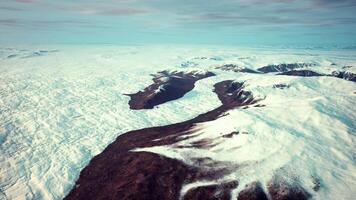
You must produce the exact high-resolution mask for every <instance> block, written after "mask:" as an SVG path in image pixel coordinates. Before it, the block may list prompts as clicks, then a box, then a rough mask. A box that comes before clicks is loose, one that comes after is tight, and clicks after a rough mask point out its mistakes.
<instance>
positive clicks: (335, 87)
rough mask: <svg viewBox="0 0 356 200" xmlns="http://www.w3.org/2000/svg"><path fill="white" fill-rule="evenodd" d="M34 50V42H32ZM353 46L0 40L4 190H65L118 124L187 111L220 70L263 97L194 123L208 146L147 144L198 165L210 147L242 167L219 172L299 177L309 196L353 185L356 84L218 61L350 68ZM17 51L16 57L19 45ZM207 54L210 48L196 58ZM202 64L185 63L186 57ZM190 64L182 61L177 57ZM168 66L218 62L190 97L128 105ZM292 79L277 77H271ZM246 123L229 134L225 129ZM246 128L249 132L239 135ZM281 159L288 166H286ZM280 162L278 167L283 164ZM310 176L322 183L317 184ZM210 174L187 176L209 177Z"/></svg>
mask: <svg viewBox="0 0 356 200" xmlns="http://www.w3.org/2000/svg"><path fill="white" fill-rule="evenodd" d="M36 52H37V53H36ZM355 53H356V52H355V51H346V50H337V51H325V50H303V49H271V48H254V49H253V48H239V47H223V46H175V45H172V46H167V45H165V46H163V45H158V46H153V45H152V46H111V45H100V46H96V45H82V46H69V45H57V46H30V47H29V46H27V47H26V46H22V47H12V48H0V199H1V200H2V199H62V198H63V197H64V196H65V195H66V194H67V193H68V192H69V191H70V189H71V187H72V186H73V185H74V183H75V181H76V179H77V178H78V176H79V173H80V171H81V169H83V168H84V167H85V166H86V165H87V164H88V162H89V161H90V159H91V158H93V157H94V156H95V155H97V154H99V153H100V152H101V151H102V150H103V149H104V148H105V147H106V146H107V145H108V144H110V143H111V142H112V141H113V140H114V139H115V138H116V137H117V136H118V135H120V134H122V133H125V132H127V131H130V130H135V129H139V128H144V127H151V126H158V125H166V124H171V123H176V122H181V121H184V120H188V119H191V118H193V117H195V116H197V115H198V114H201V113H205V112H207V111H209V110H212V109H214V108H216V107H218V106H219V105H220V104H221V103H220V102H219V100H218V98H217V96H216V95H215V93H214V92H213V91H212V90H213V85H214V84H215V83H217V82H219V81H223V80H236V81H245V83H246V85H247V87H246V90H249V91H252V92H253V94H254V96H257V97H260V98H263V100H262V101H261V102H259V103H260V104H264V105H266V106H265V107H251V108H249V109H234V110H231V111H229V115H226V116H224V117H221V118H219V119H217V120H215V121H212V122H205V123H201V124H198V125H197V132H195V133H194V134H196V136H195V137H193V138H190V139H187V140H183V141H181V142H180V143H179V145H181V144H183V145H184V144H191V143H192V142H194V141H199V140H202V139H212V140H213V141H214V143H216V144H217V145H216V146H214V147H212V148H210V149H197V148H189V147H186V148H176V147H175V145H176V144H175V145H169V146H159V147H152V148H145V149H136V151H149V152H154V153H158V154H162V155H165V156H167V157H171V158H177V159H180V160H182V161H184V162H186V163H187V164H194V163H193V162H192V159H194V158H199V157H209V158H211V159H213V160H214V161H219V162H221V163H227V162H228V163H229V165H230V164H231V166H239V167H236V170H233V173H231V174H229V175H227V176H225V177H222V179H221V180H219V181H226V180H238V181H239V187H238V188H237V189H236V191H234V192H235V193H236V194H237V193H238V191H240V190H242V189H243V186H244V185H245V184H248V183H250V182H253V181H260V182H261V183H262V184H263V185H264V186H265V185H266V184H267V182H268V181H269V180H270V179H271V177H272V176H273V175H275V174H276V173H281V174H282V175H283V176H285V177H289V178H293V179H294V178H295V179H298V181H299V182H300V184H301V185H302V186H304V187H305V188H306V189H308V192H310V193H311V194H312V195H313V198H314V199H352V197H353V196H354V195H355V194H356V189H355V188H356V157H355V155H356V145H355V139H356V138H355V137H356V123H355V121H356V114H355V113H356V109H355V106H354V103H355V102H356V87H355V86H356V85H355V83H354V82H350V81H346V80H342V79H337V78H334V77H291V76H275V75H274V74H262V75H260V74H247V73H234V72H225V71H221V70H219V69H215V67H216V66H219V65H223V64H237V65H239V66H241V67H248V68H251V69H257V68H259V67H262V66H265V65H268V64H280V63H300V62H304V63H316V64H317V66H315V67H310V69H311V70H314V71H317V72H321V73H327V74H330V73H331V72H332V71H335V70H342V71H344V70H346V71H350V72H355V71H356V67H347V68H344V67H345V66H356V57H355V55H356V54H355ZM13 55H16V56H13ZM201 57H206V58H207V59H200V58H201ZM187 62H188V63H195V64H194V65H188V66H187V65H184V63H187ZM182 64H183V65H182ZM162 70H178V71H192V70H199V71H206V70H209V71H212V72H214V73H216V74H217V76H214V77H209V78H206V79H202V80H200V81H198V82H197V83H196V86H195V88H194V89H193V90H192V91H190V92H189V93H187V94H186V95H185V96H184V97H183V98H180V99H178V100H174V101H170V102H167V103H165V104H162V105H159V106H157V107H156V108H155V109H152V110H130V109H129V106H128V100H129V97H128V96H125V95H124V94H128V93H135V92H137V91H139V90H142V89H144V88H145V87H146V86H148V85H150V84H151V83H152V76H150V74H155V73H157V72H158V71H162ZM280 83H283V84H288V85H289V88H285V89H278V88H273V85H274V84H280ZM231 131H239V132H240V134H238V135H234V136H233V137H232V138H223V137H221V135H222V134H227V133H230V132H231ZM242 132H247V133H248V134H241V133H242ZM281 169H283V170H281ZM280 171H282V172H280ZM313 179H319V180H320V182H321V188H320V191H318V192H314V191H313V190H311V188H312V187H313ZM206 184H213V183H206V182H204V181H201V182H197V183H194V184H191V185H186V186H185V187H184V188H183V190H187V188H189V187H191V186H198V185H206Z"/></svg>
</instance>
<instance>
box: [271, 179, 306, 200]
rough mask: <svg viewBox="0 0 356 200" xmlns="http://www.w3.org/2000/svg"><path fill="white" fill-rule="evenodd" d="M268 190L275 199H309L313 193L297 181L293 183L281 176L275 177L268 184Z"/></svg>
mask: <svg viewBox="0 0 356 200" xmlns="http://www.w3.org/2000/svg"><path fill="white" fill-rule="evenodd" d="M268 191H269V194H270V195H271V198H272V199H273V200H307V199H310V198H311V194H309V193H308V192H307V191H306V190H305V189H304V188H303V187H301V186H300V185H299V183H298V182H297V181H293V182H292V183H291V182H290V181H286V180H282V179H280V178H274V179H273V180H272V181H271V182H270V183H269V184H268Z"/></svg>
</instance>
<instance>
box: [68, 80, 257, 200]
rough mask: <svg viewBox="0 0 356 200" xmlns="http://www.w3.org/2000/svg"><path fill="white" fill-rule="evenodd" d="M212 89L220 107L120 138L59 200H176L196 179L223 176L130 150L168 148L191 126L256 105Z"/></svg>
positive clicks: (220, 87) (226, 86) (234, 92)
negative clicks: (156, 147)
mask: <svg viewBox="0 0 356 200" xmlns="http://www.w3.org/2000/svg"><path fill="white" fill-rule="evenodd" d="M237 86H238V87H237ZM214 88H215V89H214V92H215V93H216V94H217V95H218V97H219V99H220V101H221V102H222V104H223V105H221V106H219V107H218V108H216V109H214V110H211V111H209V112H207V113H204V114H201V115H199V116H197V117H195V118H194V119H191V120H188V121H185V122H181V123H177V124H172V125H167V126H160V127H152V128H145V129H141V130H136V131H130V132H127V133H125V134H122V135H120V136H119V137H117V139H116V140H115V141H114V142H113V143H112V144H110V145H109V146H108V147H107V148H106V149H105V150H104V151H103V152H102V153H100V154H99V155H97V156H95V157H94V158H93V159H92V160H91V161H90V163H89V164H88V166H86V167H85V168H84V169H83V170H82V172H81V173H80V176H79V179H78V180H77V182H76V184H75V186H74V187H73V189H72V190H71V192H70V193H69V194H68V196H67V197H66V198H65V199H66V200H72V199H121V200H125V199H130V200H132V199H140V200H141V199H149V200H155V199H157V200H158V199H167V200H171V199H172V200H173V199H178V198H179V194H180V189H181V187H182V185H183V183H189V182H192V181H194V180H198V179H199V180H201V179H204V180H209V179H210V180H214V179H217V178H219V177H220V176H222V175H223V174H226V173H228V172H229V171H226V170H227V169H221V168H217V169H215V168H214V167H213V166H214V165H215V164H214V162H212V161H209V158H199V159H197V161H196V162H197V166H199V163H205V164H204V165H206V163H207V162H208V161H209V162H208V163H210V164H209V165H211V167H210V170H208V171H207V170H206V168H204V169H200V168H199V167H192V166H187V165H186V164H184V163H182V162H180V161H178V160H174V159H170V158H166V157H164V156H160V155H157V154H153V153H147V152H133V151H132V150H134V149H136V148H142V147H151V146H159V145H168V144H174V143H176V142H178V141H180V140H181V137H179V136H182V135H185V134H189V133H191V130H192V128H193V127H194V126H195V124H196V123H200V122H205V121H210V120H214V119H216V118H218V117H219V116H220V115H222V114H223V113H224V112H226V111H227V110H229V109H232V108H235V107H239V106H245V105H249V104H254V103H256V101H257V100H255V99H254V98H253V96H252V94H251V93H249V92H247V91H244V90H243V88H244V85H243V83H236V82H233V81H222V82H219V83H217V84H215V85H214ZM227 91H229V93H227ZM208 190H209V191H211V190H214V189H208ZM193 194H194V195H193ZM193 194H192V195H193V196H192V197H195V195H198V194H195V192H193ZM185 199H189V198H185Z"/></svg>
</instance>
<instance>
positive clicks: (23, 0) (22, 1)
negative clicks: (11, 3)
mask: <svg viewBox="0 0 356 200" xmlns="http://www.w3.org/2000/svg"><path fill="white" fill-rule="evenodd" d="M15 1H16V2H18V3H36V2H38V0H15Z"/></svg>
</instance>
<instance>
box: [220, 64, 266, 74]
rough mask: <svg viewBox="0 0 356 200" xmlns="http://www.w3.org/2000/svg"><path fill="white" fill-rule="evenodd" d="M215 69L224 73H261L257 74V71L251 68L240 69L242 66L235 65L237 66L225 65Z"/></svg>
mask: <svg viewBox="0 0 356 200" xmlns="http://www.w3.org/2000/svg"><path fill="white" fill-rule="evenodd" d="M215 69H221V70H223V71H233V72H242V73H253V74H257V73H260V72H257V71H255V70H252V69H249V68H246V67H240V66H238V65H235V64H225V65H222V66H218V67H215Z"/></svg>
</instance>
